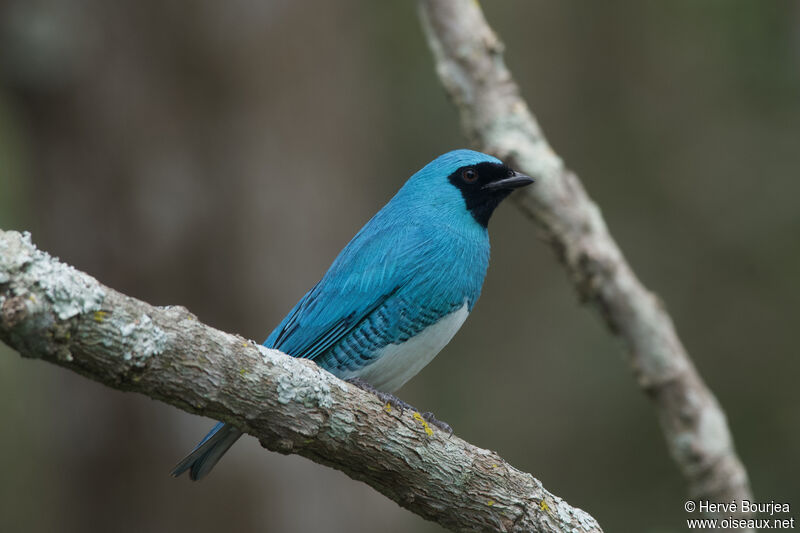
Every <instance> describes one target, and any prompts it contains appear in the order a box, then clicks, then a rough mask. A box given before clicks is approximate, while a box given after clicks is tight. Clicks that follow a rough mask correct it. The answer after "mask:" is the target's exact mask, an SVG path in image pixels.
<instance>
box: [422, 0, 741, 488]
mask: <svg viewBox="0 0 800 533" xmlns="http://www.w3.org/2000/svg"><path fill="white" fill-rule="evenodd" d="M419 10H420V17H421V19H422V25H423V28H424V30H425V33H426V35H427V38H428V44H429V45H430V48H431V50H432V51H433V55H434V59H435V62H436V71H437V73H438V74H439V78H440V79H441V82H442V84H443V85H444V87H445V89H446V90H447V92H448V93H449V95H450V97H451V98H452V100H453V102H454V103H455V105H456V107H457V108H458V110H459V112H460V114H461V121H462V126H463V129H464V131H465V133H466V135H467V136H468V137H469V139H470V140H471V142H472V143H473V144H475V145H476V146H478V147H479V149H481V150H482V151H485V152H489V153H492V154H495V155H497V156H498V157H500V158H501V159H503V160H505V161H510V162H512V163H513V164H514V165H515V166H516V168H518V169H519V170H522V171H524V172H526V173H528V174H530V175H531V176H533V177H535V178H537V181H538V183H537V185H536V187H529V188H527V189H525V190H524V191H523V192H522V193H521V194H518V195H515V199H516V201H517V205H518V206H519V207H520V209H522V211H523V212H524V213H525V214H526V215H528V216H529V217H530V218H531V219H532V220H533V221H535V222H536V223H537V224H538V225H539V226H540V227H541V228H542V229H543V232H544V236H545V239H546V240H547V241H548V242H550V244H551V245H552V246H553V248H554V249H555V250H556V253H557V255H558V257H559V259H560V260H561V261H562V263H563V264H564V267H565V268H566V270H567V273H568V275H569V276H570V278H571V279H572V281H573V283H574V284H575V287H576V289H577V290H578V293H579V294H580V296H581V298H582V299H583V300H585V301H587V302H591V303H592V304H594V305H595V307H596V308H597V310H598V311H599V312H600V314H601V315H602V317H603V319H604V320H605V322H606V324H608V327H609V329H610V330H611V331H612V332H613V333H614V334H615V335H618V336H619V337H621V338H622V339H623V341H624V342H625V344H626V346H627V349H628V354H629V357H630V364H631V367H632V368H633V372H634V375H635V377H636V380H637V382H638V384H639V386H640V387H641V389H642V390H643V391H644V392H645V393H646V394H647V396H648V397H649V398H650V399H651V400H652V401H653V403H654V405H655V407H656V411H657V413H658V418H659V420H660V422H661V427H662V429H663V432H664V436H665V437H666V441H667V446H668V448H669V451H670V453H671V455H672V457H673V459H674V460H675V462H676V463H677V464H678V467H679V468H680V470H681V472H682V473H683V475H684V477H685V478H686V481H687V482H688V485H689V493H690V495H691V496H692V497H693V498H697V499H703V500H712V501H718V502H719V501H724V502H729V501H731V500H738V501H741V500H743V499H748V500H751V501H752V496H751V491H750V487H749V483H748V479H747V473H746V471H745V469H744V466H743V465H742V463H741V461H740V460H739V458H738V457H737V455H736V452H735V450H734V447H733V440H732V437H731V434H730V430H729V429H728V424H727V421H726V418H725V414H724V413H723V411H722V408H721V407H720V405H719V403H718V402H717V400H716V398H715V397H714V395H713V393H712V392H711V391H710V390H709V389H708V387H707V386H706V384H705V383H704V382H703V380H702V378H701V377H700V375H699V374H698V372H697V369H696V368H695V367H694V365H693V364H692V361H691V360H690V358H689V356H688V354H687V353H686V350H685V349H684V347H683V345H682V344H681V341H680V339H679V338H678V336H677V334H676V332H675V327H674V325H673V323H672V320H671V318H670V316H669V315H668V314H667V312H666V310H665V309H664V306H663V304H662V303H661V301H660V300H659V299H658V297H657V296H656V295H654V294H653V293H651V292H650V291H648V290H647V289H646V288H645V287H644V286H643V285H642V284H641V283H640V282H639V280H638V279H637V277H636V275H635V274H634V273H633V271H632V270H631V267H630V266H629V265H628V263H627V262H626V260H625V257H624V256H623V255H622V252H621V251H620V249H619V247H618V246H617V244H616V242H614V239H613V238H612V237H611V235H610V234H609V232H608V228H607V227H606V224H605V222H604V220H603V218H602V215H601V214H600V210H599V209H598V207H597V205H596V204H595V203H594V202H593V201H592V200H591V199H590V198H589V196H588V195H587V193H586V191H585V190H584V188H583V185H582V184H581V182H580V180H579V179H578V177H577V176H576V175H575V174H573V173H572V172H571V171H569V170H568V169H567V168H566V167H565V166H564V163H563V162H562V161H561V159H560V158H559V157H558V156H557V155H556V154H555V153H554V152H553V150H552V149H551V148H550V146H549V145H548V143H547V140H546V139H545V138H544V135H543V134H542V132H541V130H540V128H539V125H538V124H537V122H536V119H535V118H534V117H533V115H532V114H531V112H530V110H529V109H528V106H527V105H526V104H525V102H524V100H523V99H522V98H521V97H520V93H519V89H518V87H517V85H516V83H515V82H514V80H513V78H512V77H511V73H510V72H509V70H508V69H507V68H506V66H505V63H504V62H503V56H502V53H503V45H502V43H501V42H500V41H499V39H498V38H497V36H496V35H495V34H494V32H493V31H492V30H491V28H490V27H489V25H488V24H487V22H486V19H485V18H484V16H483V13H482V12H481V9H480V6H479V5H478V3H477V2H475V1H472V0H420V3H419Z"/></svg>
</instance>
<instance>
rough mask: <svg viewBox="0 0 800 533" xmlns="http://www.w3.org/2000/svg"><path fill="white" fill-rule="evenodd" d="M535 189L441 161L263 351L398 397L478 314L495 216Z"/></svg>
mask: <svg viewBox="0 0 800 533" xmlns="http://www.w3.org/2000/svg"><path fill="white" fill-rule="evenodd" d="M531 182H532V180H531V179H530V178H529V177H527V176H523V175H521V174H518V173H516V172H514V171H512V170H510V169H509V168H508V167H506V166H505V165H503V163H502V162H501V161H500V160H498V159H496V158H494V157H492V156H489V155H486V154H482V153H479V152H474V151H471V150H455V151H452V152H448V153H447V154H444V155H442V156H440V157H438V158H436V159H435V160H433V161H432V162H431V163H429V164H428V165H426V166H425V167H424V168H422V169H421V170H420V171H419V172H417V173H416V174H414V175H413V176H412V177H411V178H410V179H409V180H408V181H407V182H406V184H405V185H404V186H403V187H402V188H401V189H400V191H399V192H398V193H397V194H396V195H395V196H394V197H393V198H392V199H391V200H390V201H389V203H388V204H387V205H386V206H384V208H383V209H381V210H380V211H379V212H378V213H377V214H376V215H375V216H374V217H372V219H371V220H370V221H369V222H367V224H366V225H365V226H364V227H363V228H362V229H361V230H360V231H359V232H358V234H356V236H355V237H354V238H353V239H352V240H351V241H350V242H349V243H348V244H347V246H346V247H345V248H344V249H343V250H342V251H341V252H340V253H339V255H338V257H337V258H336V259H335V260H334V262H333V264H332V265H331V267H330V268H329V269H328V271H327V272H326V273H325V275H324V276H323V278H322V279H321V280H320V281H319V283H317V284H316V285H315V286H314V288H312V289H311V290H310V291H309V292H308V293H306V295H305V296H303V298H302V299H301V300H300V301H299V302H298V303H297V305H295V307H294V308H293V309H292V310H291V311H290V312H289V314H288V315H287V316H286V317H285V318H284V319H283V321H282V322H281V323H280V324H279V325H278V327H277V328H275V330H274V331H273V332H272V333H271V334H270V335H269V337H268V338H267V340H266V341H265V342H264V345H265V346H267V347H270V348H275V349H278V350H281V351H283V352H285V353H287V354H289V355H291V356H293V357H303V358H307V359H312V360H314V361H315V362H316V363H317V364H318V365H320V366H321V367H322V368H324V369H326V370H328V371H330V372H332V373H333V374H334V375H337V376H339V377H341V378H353V377H357V378H362V379H364V380H365V381H367V382H368V383H370V384H371V385H373V386H374V387H376V388H377V389H380V390H383V391H386V392H393V391H394V390H396V389H397V388H399V387H400V386H402V385H403V384H404V383H405V382H406V381H407V380H408V379H410V378H411V377H412V376H413V375H414V374H415V373H416V372H417V371H419V370H420V369H421V368H422V366H424V365H425V364H426V363H427V362H429V361H430V360H431V359H432V358H433V356H435V355H436V353H438V351H439V350H441V348H442V347H443V346H444V345H445V344H447V342H448V341H449V340H450V338H451V337H452V336H453V335H454V334H455V332H456V331H457V330H458V328H459V327H460V326H461V324H462V323H463V321H464V319H466V316H467V314H468V313H469V312H470V311H471V310H472V308H473V306H474V305H475V302H476V301H477V300H478V297H479V296H480V293H481V287H482V285H483V280H484V277H485V275H486V269H487V268H488V266H489V235H488V231H487V224H488V219H489V216H490V215H491V213H492V211H493V210H494V208H495V207H496V206H497V205H498V204H499V203H500V201H502V199H503V198H505V197H506V196H507V195H508V194H509V193H510V192H511V190H513V189H514V188H517V187H520V186H523V185H527V184H529V183H531ZM240 435H241V433H240V432H239V430H238V429H236V428H234V427H233V426H231V425H229V424H222V423H220V424H218V425H217V426H215V428H214V429H213V430H212V431H211V433H209V435H207V436H206V438H205V439H204V440H203V441H201V442H200V444H198V446H197V447H196V448H195V450H193V451H192V453H190V454H189V455H188V456H187V457H186V458H185V459H184V460H183V461H181V463H180V464H179V465H178V466H177V467H176V468H175V470H174V471H173V475H176V476H177V475H179V474H181V473H182V472H183V471H185V470H187V469H189V470H190V474H191V477H192V479H199V478H201V477H202V476H203V475H205V474H206V473H207V472H208V471H209V470H210V469H211V467H213V465H214V464H215V463H216V461H217V460H219V458H220V457H221V456H222V454H224V453H225V451H227V449H228V448H229V447H230V446H231V445H232V444H233V443H234V442H235V441H236V439H237V438H238V437H239V436H240Z"/></svg>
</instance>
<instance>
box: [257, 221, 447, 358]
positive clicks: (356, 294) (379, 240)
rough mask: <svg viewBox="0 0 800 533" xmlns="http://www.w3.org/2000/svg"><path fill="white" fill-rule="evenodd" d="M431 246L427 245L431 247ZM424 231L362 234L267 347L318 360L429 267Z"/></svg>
mask: <svg viewBox="0 0 800 533" xmlns="http://www.w3.org/2000/svg"><path fill="white" fill-rule="evenodd" d="M426 244H427V246H426ZM431 249H435V247H432V246H430V244H429V243H427V237H426V235H425V232H424V231H422V229H421V228H418V227H415V226H406V227H403V228H398V227H394V228H386V229H383V230H379V231H369V226H367V227H365V228H364V229H363V230H362V231H361V232H359V234H358V235H356V237H354V238H353V240H352V241H351V242H350V243H349V244H348V245H347V247H345V249H344V250H342V252H341V253H340V254H339V256H338V257H337V258H336V260H335V261H334V262H333V264H332V265H331V267H330V269H329V270H328V272H327V273H326V274H325V276H324V277H323V278H322V280H320V282H319V283H317V284H316V285H315V286H314V288H312V289H311V290H310V291H309V292H308V293H307V294H306V295H305V296H304V297H303V298H302V299H301V300H300V301H299V302H298V303H297V305H295V307H294V309H292V310H291V311H290V312H289V314H288V315H287V316H286V318H284V319H283V321H282V322H281V323H280V325H278V327H277V328H275V330H274V331H273V332H272V333H271V334H270V336H269V338H268V339H267V340H266V341H265V342H264V345H265V346H268V347H270V348H275V349H278V350H281V351H283V352H284V353H287V354H289V355H291V356H294V357H303V358H307V359H314V358H315V357H317V356H319V355H320V354H322V353H324V352H325V351H326V350H328V349H329V348H331V347H332V346H334V345H335V344H336V343H337V342H338V341H339V340H341V339H342V338H343V337H344V336H346V335H347V334H348V333H349V332H350V331H352V329H353V328H354V327H355V326H356V325H358V324H359V323H360V322H361V321H362V320H363V319H364V318H366V317H368V316H369V315H370V313H372V312H373V311H374V310H376V309H377V308H379V307H381V305H382V304H383V303H384V302H386V300H387V299H388V298H390V297H391V296H392V295H393V294H395V293H397V292H398V291H399V290H401V289H402V287H403V286H404V285H405V284H406V283H408V281H409V280H410V279H411V278H412V277H413V276H414V275H415V274H416V272H418V271H419V269H421V268H424V265H425V264H426V259H427V258H426V250H431Z"/></svg>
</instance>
